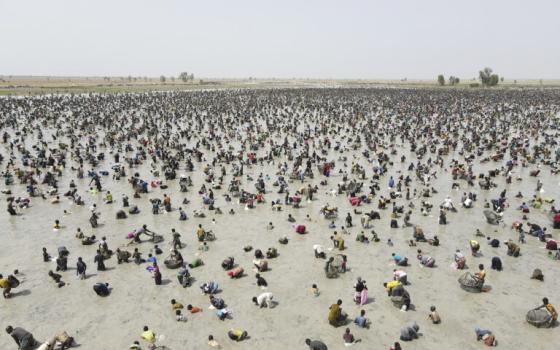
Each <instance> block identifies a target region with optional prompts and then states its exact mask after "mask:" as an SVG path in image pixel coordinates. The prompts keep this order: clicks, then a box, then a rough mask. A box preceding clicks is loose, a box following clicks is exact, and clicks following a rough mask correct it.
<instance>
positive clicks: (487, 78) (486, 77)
mask: <svg viewBox="0 0 560 350" xmlns="http://www.w3.org/2000/svg"><path fill="white" fill-rule="evenodd" d="M478 77H479V79H480V82H481V83H482V85H484V86H496V85H498V82H499V81H500V77H498V75H497V74H492V68H488V67H486V68H484V69H483V70H481V71H480V72H479V73H478Z"/></svg>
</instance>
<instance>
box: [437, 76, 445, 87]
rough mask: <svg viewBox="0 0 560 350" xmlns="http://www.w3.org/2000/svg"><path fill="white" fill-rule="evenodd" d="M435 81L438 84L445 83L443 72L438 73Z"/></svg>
mask: <svg viewBox="0 0 560 350" xmlns="http://www.w3.org/2000/svg"><path fill="white" fill-rule="evenodd" d="M437 82H438V84H439V85H440V86H443V85H445V77H444V76H443V74H440V75H438V77H437Z"/></svg>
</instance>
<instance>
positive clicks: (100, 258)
mask: <svg viewBox="0 0 560 350" xmlns="http://www.w3.org/2000/svg"><path fill="white" fill-rule="evenodd" d="M104 260H105V258H104V257H103V254H101V251H100V250H99V249H98V250H97V254H96V255H95V258H94V259H93V262H96V263H97V271H105V270H106V268H105V262H104Z"/></svg>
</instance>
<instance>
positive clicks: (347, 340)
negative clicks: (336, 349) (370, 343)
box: [342, 328, 356, 345]
mask: <svg viewBox="0 0 560 350" xmlns="http://www.w3.org/2000/svg"><path fill="white" fill-rule="evenodd" d="M342 339H343V340H344V344H345V345H349V344H353V343H354V342H355V341H356V340H355V339H354V335H353V334H352V333H350V328H346V330H345V331H344V334H343V335H342Z"/></svg>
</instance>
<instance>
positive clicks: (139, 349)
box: [128, 340, 142, 350]
mask: <svg viewBox="0 0 560 350" xmlns="http://www.w3.org/2000/svg"><path fill="white" fill-rule="evenodd" d="M128 350H142V347H141V346H140V342H139V341H138V340H135V341H134V343H132V345H130V347H129V348H128Z"/></svg>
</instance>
